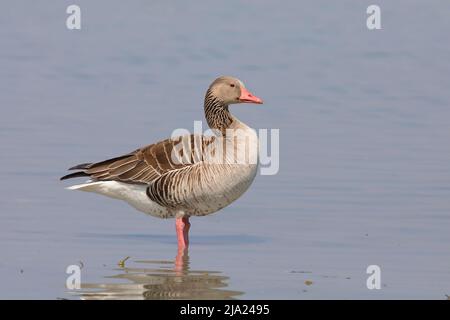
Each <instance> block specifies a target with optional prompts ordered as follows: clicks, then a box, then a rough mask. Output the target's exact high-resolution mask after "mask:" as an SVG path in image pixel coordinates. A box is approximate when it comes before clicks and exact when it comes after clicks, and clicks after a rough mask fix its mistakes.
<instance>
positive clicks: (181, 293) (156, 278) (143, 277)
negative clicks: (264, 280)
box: [80, 249, 242, 300]
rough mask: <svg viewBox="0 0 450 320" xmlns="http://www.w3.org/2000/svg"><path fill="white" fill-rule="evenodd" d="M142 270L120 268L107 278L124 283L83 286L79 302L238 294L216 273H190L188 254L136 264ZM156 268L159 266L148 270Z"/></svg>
mask: <svg viewBox="0 0 450 320" xmlns="http://www.w3.org/2000/svg"><path fill="white" fill-rule="evenodd" d="M136 263H138V264H141V265H144V266H145V267H141V268H137V267H124V268H120V269H118V270H120V273H118V274H117V275H114V276H111V277H107V279H119V280H127V281H129V282H128V283H114V282H110V283H102V284H94V283H90V284H84V285H82V286H81V294H80V297H81V299H85V300H91V299H92V300H97V299H100V300H110V299H136V300H138V299H146V300H159V299H233V298H234V297H236V296H238V295H241V294H242V292H239V291H230V290H226V289H225V288H226V287H227V283H226V281H227V280H228V277H226V276H223V275H221V274H220V272H216V271H201V270H190V268H189V254H188V252H187V249H186V250H180V251H179V252H178V255H177V258H176V260H175V263H174V268H167V266H168V265H170V264H173V261H136ZM152 265H153V266H154V265H157V266H158V265H159V267H151V266H152Z"/></svg>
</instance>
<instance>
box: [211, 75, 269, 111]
mask: <svg viewBox="0 0 450 320" xmlns="http://www.w3.org/2000/svg"><path fill="white" fill-rule="evenodd" d="M208 92H210V93H211V94H212V95H213V96H214V97H215V98H216V99H218V100H219V101H220V102H222V103H223V104H224V105H230V104H235V103H256V104H262V103H263V101H262V100H261V99H260V98H258V97H257V96H255V95H253V94H252V93H250V91H248V90H247V89H246V88H245V86H244V83H242V81H241V80H239V79H237V78H234V77H229V76H222V77H219V78H217V79H216V80H214V81H213V83H212V84H211V85H210V86H209V89H208Z"/></svg>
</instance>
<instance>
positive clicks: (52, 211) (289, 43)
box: [0, 0, 450, 299]
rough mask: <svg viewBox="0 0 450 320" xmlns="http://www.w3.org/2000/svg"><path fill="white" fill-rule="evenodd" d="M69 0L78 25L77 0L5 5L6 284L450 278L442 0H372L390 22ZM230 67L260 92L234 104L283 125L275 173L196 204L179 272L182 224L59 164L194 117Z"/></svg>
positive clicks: (62, 293)
mask: <svg viewBox="0 0 450 320" xmlns="http://www.w3.org/2000/svg"><path fill="white" fill-rule="evenodd" d="M77 3H78V4H79V5H80V6H81V8H82V30H80V31H69V30H67V29H66V28H65V18H66V14H65V9H66V7H67V6H68V5H69V4H72V3H71V2H70V1H58V2H55V1H38V2H30V1H14V2H10V3H9V4H8V6H3V7H2V12H1V13H0V39H1V41H2V50H1V51H0V70H1V72H0V108H1V117H0V147H1V166H0V181H1V182H0V212H1V214H0V243H1V247H0V248H1V249H0V250H1V251H0V255H1V259H0V281H1V284H2V285H1V288H2V289H0V298H44V299H56V298H68V299H79V298H139V299H140V298H158V299H159V298H170V297H175V298H176V297H181V298H185V297H186V298H200V297H201V298H203V297H205V296H208V297H209V298H218V297H220V298H234V299H242V298H250V299H254V298H266V299H270V298H275V299H282V298H287V299H312V298H325V299H328V298H345V299H347V298H356V299H360V298H369V299H378V298H388V299H391V298H412V299H416V298H426V299H445V297H446V296H445V295H446V294H450V254H449V253H450V252H449V243H450V233H449V228H450V212H449V211H450V147H449V146H450V144H449V137H450V125H449V119H450V108H449V105H450V94H449V90H448V86H449V74H450V63H449V56H450V42H449V41H448V34H449V32H450V20H449V19H448V12H449V9H450V4H449V3H448V1H417V0H415V1H378V4H379V5H380V6H381V8H382V27H383V29H382V30H379V31H369V30H367V28H366V24H365V19H366V14H365V11H366V8H367V6H368V5H369V4H372V3H371V2H369V1H302V2H299V1H284V2H283V4H282V5H280V4H279V3H278V2H274V1H243V2H237V1H233V0H231V1H222V2H217V3H215V4H214V5H212V4H211V3H210V2H209V1H208V2H206V1H195V2H189V3H186V2H183V1H172V2H170V3H168V2H167V1H152V2H148V1H131V2H130V1H129V2H126V3H125V2H121V1H95V2H92V1H85V0H80V1H78V2H77ZM236 8H239V9H236ZM222 74H230V75H235V76H237V77H239V78H240V79H242V80H243V81H244V82H245V83H246V85H247V87H248V88H249V89H250V90H251V91H252V92H254V93H255V94H256V95H258V96H260V97H261V98H263V99H264V101H265V104H264V105H262V106H255V105H239V106H234V107H232V109H231V110H232V112H233V113H234V114H236V115H237V116H238V117H239V118H240V119H241V120H243V121H244V122H246V123H248V124H249V125H251V126H253V127H255V128H269V129H270V128H278V129H280V170H279V173H278V174H277V175H273V176H257V178H256V180H255V182H254V184H253V185H252V187H251V188H250V190H249V191H248V192H247V193H246V194H245V195H244V196H243V197H242V198H241V199H239V201H237V202H235V203H234V204H232V205H231V206H229V207H227V208H226V209H224V210H222V211H221V212H220V213H218V214H215V215H211V216H208V217H202V218H193V219H192V221H191V222H192V228H191V248H190V251H189V268H188V269H185V270H184V271H182V272H179V273H178V274H177V271H176V256H177V252H176V239H175V227H174V221H172V220H158V219H155V218H151V217H147V216H145V215H144V214H141V213H138V212H136V211H134V209H132V208H131V207H129V206H127V205H126V204H125V203H121V202H118V201H114V200H111V199H108V198H102V197H100V196H98V195H94V194H86V193H81V192H69V191H67V190H65V189H64V187H65V186H67V185H68V184H67V183H62V182H60V181H58V178H59V177H60V176H62V175H63V174H65V170H66V168H68V167H70V166H72V165H74V164H77V163H82V162H88V161H100V160H103V159H106V158H108V157H112V156H117V155H121V154H124V153H127V152H130V151H132V150H134V149H136V148H137V147H139V146H142V145H145V144H149V143H152V142H154V141H158V140H160V139H163V138H166V137H168V136H170V134H171V132H172V130H173V129H175V128H187V129H190V130H192V129H193V121H194V120H202V119H203V114H202V101H203V96H204V92H205V90H206V88H207V86H208V85H209V83H210V82H211V81H212V80H213V79H214V78H216V77H217V76H219V75H222ZM127 256H129V257H130V259H129V260H127V262H126V263H125V265H124V267H119V266H117V263H118V262H119V261H120V260H121V259H123V258H124V257H127ZM139 261H146V262H139ZM155 261H159V262H161V263H159V262H156V263H155ZM80 262H81V263H82V264H83V269H82V283H83V285H84V287H83V288H82V290H81V291H80V292H70V291H68V290H67V289H66V288H65V283H66V277H67V274H66V273H65V270H66V268H67V266H68V265H71V264H80ZM166 262H167V263H166ZM372 264H376V265H379V266H380V267H381V270H382V289H381V290H368V289H367V287H366V279H367V274H366V268H367V266H369V265H372ZM196 285H198V287H197V289H198V290H196V289H195V286H196ZM174 292H175V293H174ZM171 293H174V294H173V295H171Z"/></svg>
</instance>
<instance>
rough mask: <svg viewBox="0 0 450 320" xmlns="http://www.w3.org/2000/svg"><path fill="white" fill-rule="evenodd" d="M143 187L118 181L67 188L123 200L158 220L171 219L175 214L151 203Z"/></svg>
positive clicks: (89, 183)
mask: <svg viewBox="0 0 450 320" xmlns="http://www.w3.org/2000/svg"><path fill="white" fill-rule="evenodd" d="M146 188H147V187H146V186H145V185H136V184H130V183H124V182H119V181H97V182H88V183H84V184H79V185H75V186H71V187H68V188H67V189H69V190H81V191H86V192H95V193H99V194H101V195H104V196H107V197H110V198H114V199H119V200H124V201H126V202H128V203H129V204H130V205H131V206H133V207H134V208H136V209H137V210H139V211H142V212H144V213H146V214H149V215H151V216H154V217H158V218H172V217H174V216H175V213H173V212H169V210H167V209H166V208H164V207H162V206H160V205H159V204H157V203H156V202H153V201H151V200H150V199H149V198H148V197H147V194H146Z"/></svg>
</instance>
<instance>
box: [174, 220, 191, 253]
mask: <svg viewBox="0 0 450 320" xmlns="http://www.w3.org/2000/svg"><path fill="white" fill-rule="evenodd" d="M190 226H191V224H190V223H189V217H183V218H176V223H175V227H176V229H177V238H178V249H184V248H187V247H188V246H189V228H190Z"/></svg>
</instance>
